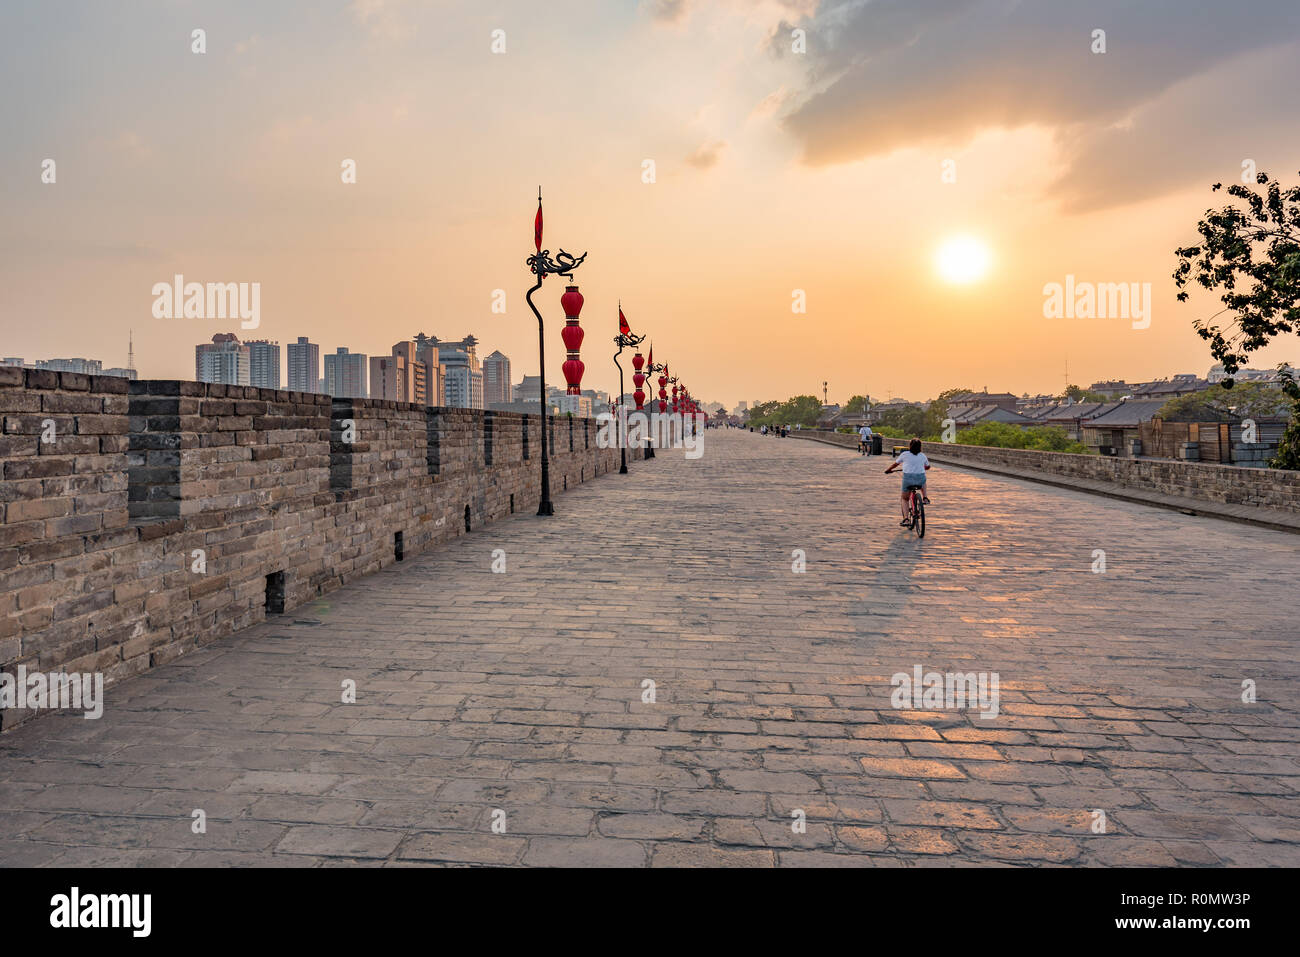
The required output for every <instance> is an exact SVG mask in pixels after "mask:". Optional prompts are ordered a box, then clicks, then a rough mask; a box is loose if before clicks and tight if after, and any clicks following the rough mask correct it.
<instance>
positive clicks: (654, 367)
mask: <svg viewBox="0 0 1300 957" xmlns="http://www.w3.org/2000/svg"><path fill="white" fill-rule="evenodd" d="M654 351H655V350H654V346H651V347H650V358H651V359H653V358H654ZM665 368H667V367H666V366H665V365H664V364H663V363H662V362H649V363H647V364H646V367H645V377H646V381H647V382H650V381H653V380H652V376H654V374H655V373H656V372H663V371H664V369H665ZM653 388H654V387H653V386H651V390H652V391H651V399H650V401H651V402H653V401H655V400H654V398H653V396H654V392H653ZM651 435H652V436H653V435H654V432H653V431H652V432H651ZM645 457H646V458H647V459H652V458H654V457H655V446H654V442H653V441H650V442H647V443H646V447H645Z"/></svg>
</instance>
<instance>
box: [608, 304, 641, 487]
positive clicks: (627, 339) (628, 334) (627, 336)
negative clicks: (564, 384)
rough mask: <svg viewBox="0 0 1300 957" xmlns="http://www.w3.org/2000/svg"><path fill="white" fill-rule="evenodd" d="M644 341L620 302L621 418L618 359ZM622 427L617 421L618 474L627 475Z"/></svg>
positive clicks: (616, 339) (618, 336) (625, 445)
mask: <svg viewBox="0 0 1300 957" xmlns="http://www.w3.org/2000/svg"><path fill="white" fill-rule="evenodd" d="M625 330H626V331H625ZM644 341H645V336H637V335H633V334H632V329H631V327H630V326H628V324H627V320H626V319H624V318H623V304H622V303H621V302H620V303H619V305H618V335H616V336H615V337H614V344H615V345H617V346H618V352H616V353H614V365H616V366H618V409H619V415H620V416H621V415H622V412H623V363H621V362H619V361H618V357H619V356H620V355H622V354H623V350H624V349H625V348H628V349H631V348H635V347H636V346H639V345H640V344H641V343H642V342H644ZM622 425H623V423H622V422H621V421H615V423H614V426H615V428H616V429H617V430H618V432H619V442H618V457H619V466H618V474H619V475H626V474H627V441H626V438H625V436H624V435H623V434H622V432H623V428H622Z"/></svg>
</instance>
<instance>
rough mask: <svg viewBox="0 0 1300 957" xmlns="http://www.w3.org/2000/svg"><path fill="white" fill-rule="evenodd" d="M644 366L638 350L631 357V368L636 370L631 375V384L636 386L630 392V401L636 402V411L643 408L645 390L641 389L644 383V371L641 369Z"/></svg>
mask: <svg viewBox="0 0 1300 957" xmlns="http://www.w3.org/2000/svg"><path fill="white" fill-rule="evenodd" d="M644 366H645V358H644V357H643V356H642V355H641V353H639V352H638V353H637V354H636V355H634V356H633V357H632V368H633V369H635V370H636V372H635V373H634V374H633V376H632V384H633V385H634V386H636V391H635V392H633V393H632V401H634V402H635V403H636V410H637V411H638V412H640V411H642V410H643V409H644V408H645V392H644V391H642V389H641V387H642V386H643V385H645V373H644V372H642V371H641V369H642V368H643V367H644Z"/></svg>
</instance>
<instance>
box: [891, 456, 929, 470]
mask: <svg viewBox="0 0 1300 957" xmlns="http://www.w3.org/2000/svg"><path fill="white" fill-rule="evenodd" d="M894 461H895V462H896V463H898V464H899V465H901V466H902V467H903V474H904V475H924V474H925V468H926V466H927V465H929V464H930V460H929V459H927V458H926V457H925V453H924V452H920V453H918V454H916V455H913V454H912V453H911V452H904V453H903V454H902V455H900V456H899V457H898V458H896V459H894Z"/></svg>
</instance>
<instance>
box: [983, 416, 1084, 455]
mask: <svg viewBox="0 0 1300 957" xmlns="http://www.w3.org/2000/svg"><path fill="white" fill-rule="evenodd" d="M957 444H958V445H985V446H991V447H993V448H998V449H1037V450H1038V451H1041V452H1087V451H1088V449H1087V447H1086V446H1085V445H1083V444H1082V443H1079V442H1074V441H1072V440H1071V439H1070V436H1069V435H1068V434H1067V433H1066V431H1065V429H1062V428H1060V427H1058V426H1054V425H1035V426H1030V427H1028V428H1021V427H1020V426H1018V425H1011V424H1009V423H1007V422H981V423H979V424H978V425H973V426H971V427H970V428H969V429H965V430H963V431H961V432H958V433H957Z"/></svg>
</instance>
